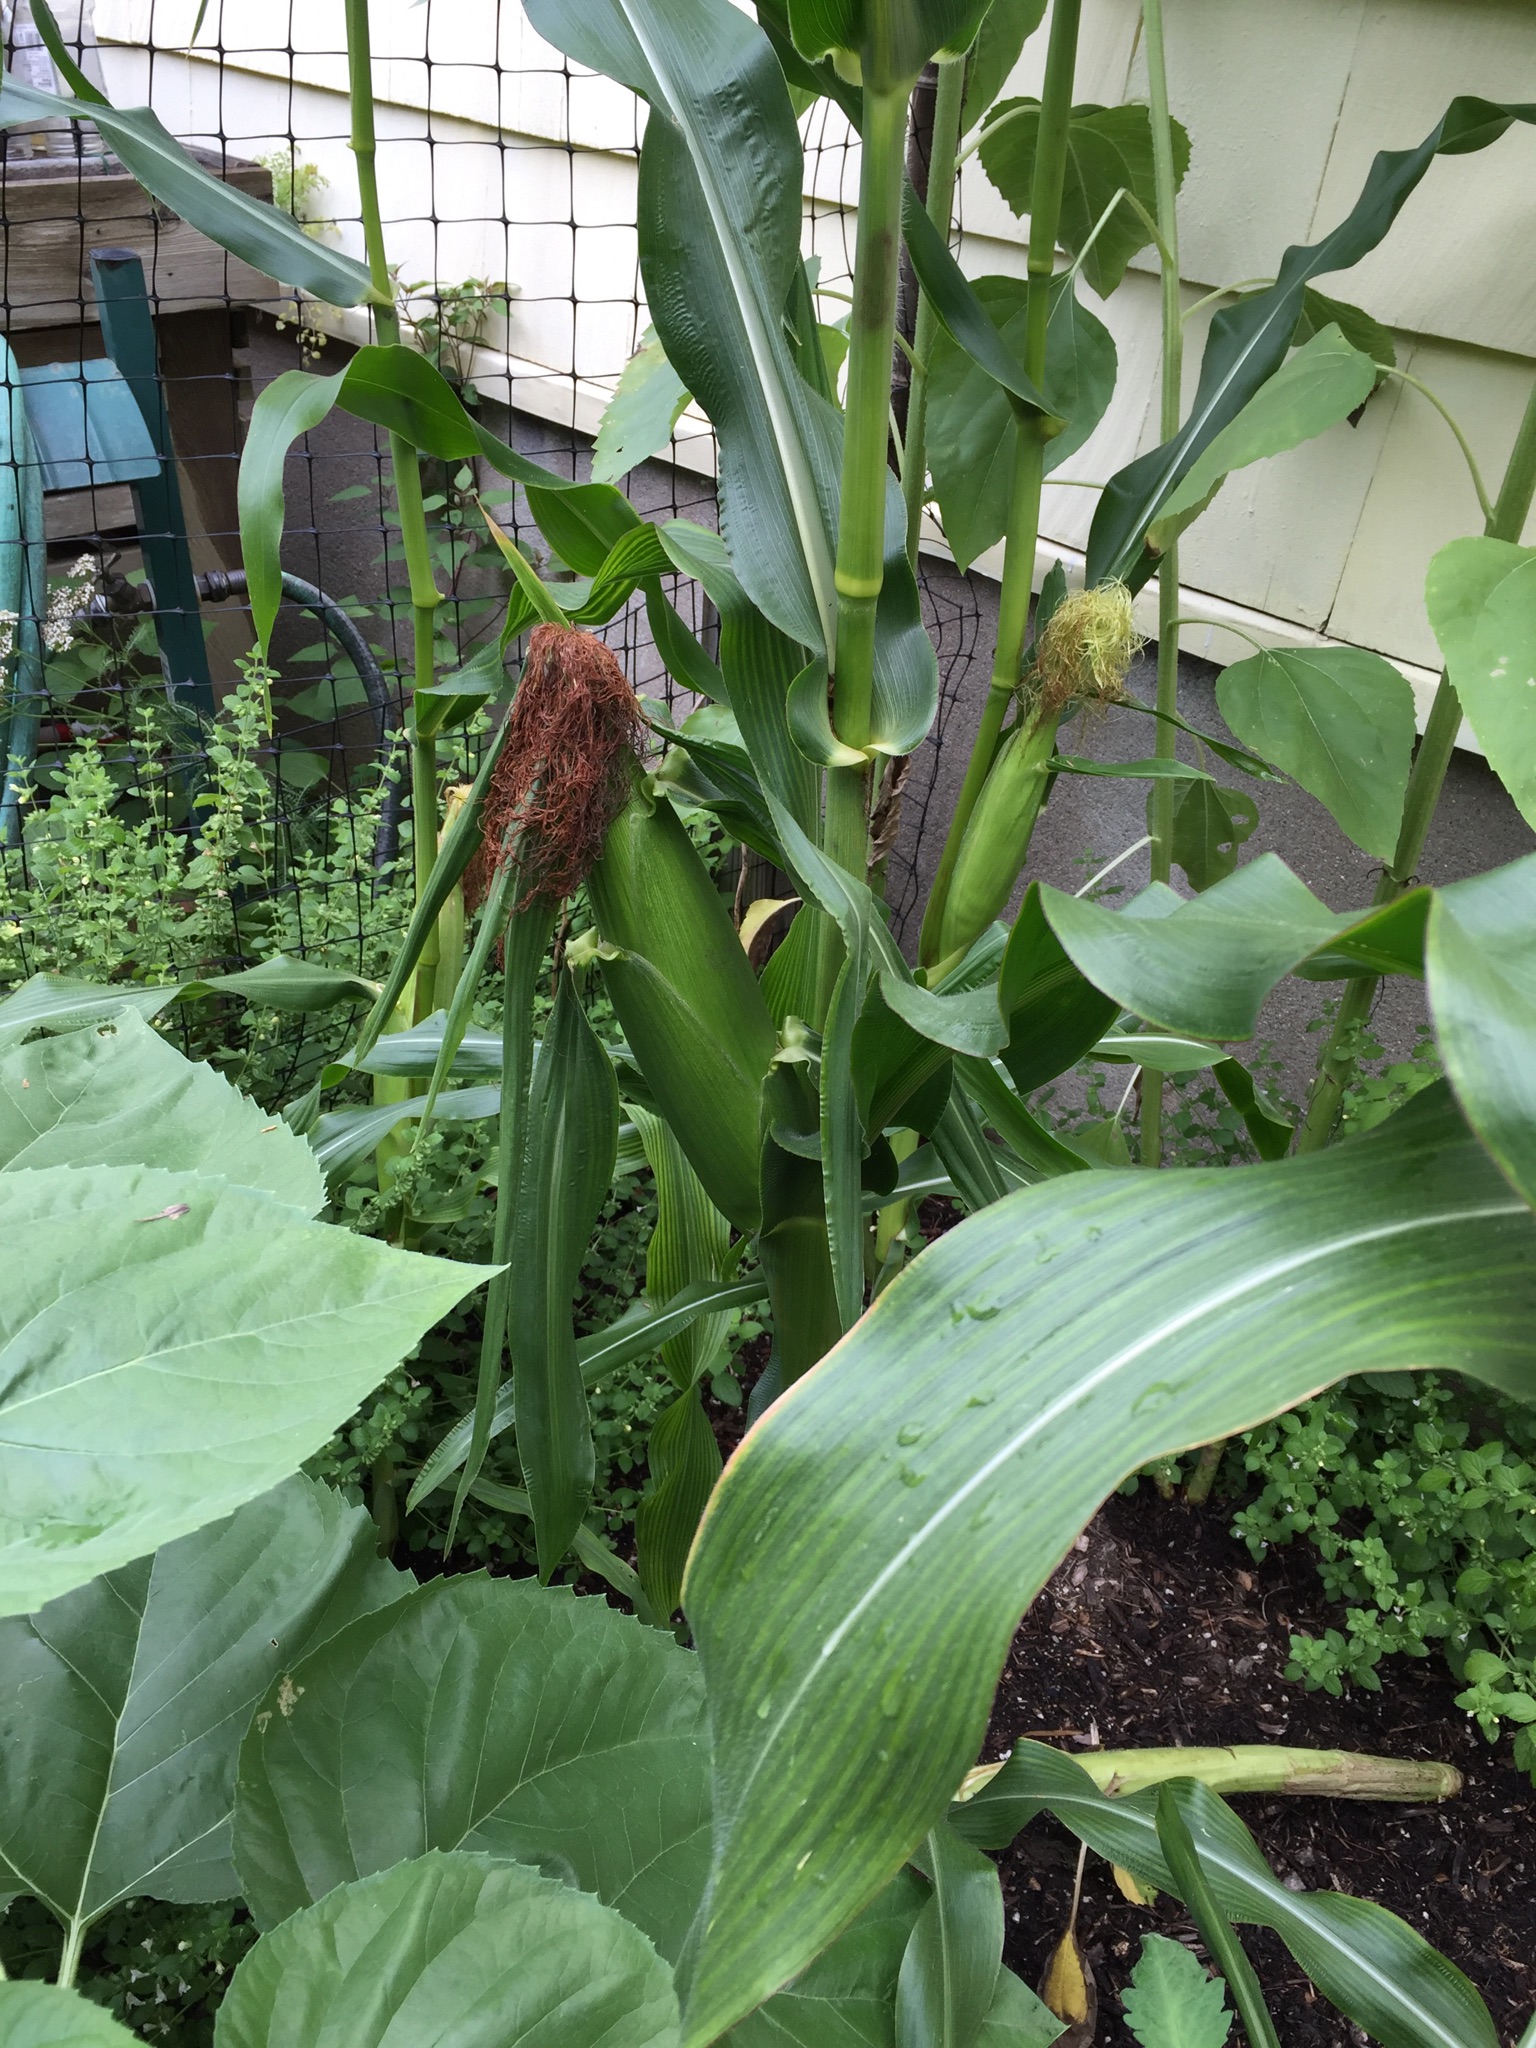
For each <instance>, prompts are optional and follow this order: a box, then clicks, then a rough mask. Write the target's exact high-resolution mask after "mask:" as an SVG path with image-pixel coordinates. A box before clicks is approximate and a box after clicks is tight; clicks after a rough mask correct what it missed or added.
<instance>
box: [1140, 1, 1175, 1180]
mask: <svg viewBox="0 0 1536 2048" xmlns="http://www.w3.org/2000/svg"><path fill="white" fill-rule="evenodd" d="M1142 26H1143V28H1144V29H1145V31H1146V45H1147V82H1148V87H1149V98H1150V101H1151V115H1152V169H1153V179H1154V183H1155V185H1156V190H1157V230H1158V255H1159V258H1160V260H1161V264H1162V288H1163V353H1162V418H1161V421H1160V430H1161V434H1162V438H1163V440H1165V441H1170V440H1172V438H1173V436H1174V435H1175V434H1176V433H1177V432H1178V431H1179V416H1180V413H1181V412H1182V410H1183V377H1184V314H1183V306H1182V302H1181V299H1180V295H1179V221H1178V205H1177V183H1176V179H1175V176H1174V162H1173V128H1172V122H1171V119H1170V116H1169V112H1168V66H1167V61H1166V53H1165V49H1164V43H1163V0H1143V6H1142ZM1178 611H1179V545H1178V542H1177V541H1176V540H1175V541H1172V542H1170V544H1169V545H1168V547H1167V548H1165V550H1164V551H1163V555H1162V558H1161V560H1160V562H1159V564H1158V572H1157V708H1158V710H1159V712H1161V713H1162V714H1163V715H1162V716H1161V717H1160V718H1159V719H1158V721H1157V737H1156V740H1155V742H1154V752H1155V753H1156V755H1157V756H1158V757H1159V758H1160V759H1164V760H1172V759H1173V757H1174V752H1175V744H1176V742H1177V739H1178V728H1177V727H1176V726H1175V725H1174V723H1173V718H1174V714H1175V713H1176V712H1177V711H1178V708H1179V703H1178V699H1179V629H1178ZM1177 788H1178V785H1176V784H1175V783H1173V782H1170V781H1168V780H1166V779H1164V780H1162V781H1159V782H1154V783H1153V785H1152V818H1151V826H1152V879H1153V881H1154V882H1166V881H1167V880H1168V877H1169V875H1170V874H1171V872H1172V869H1173V804H1174V797H1175V795H1176V794H1177ZM1162 1121H1163V1077H1162V1075H1161V1074H1160V1073H1157V1072H1155V1071H1151V1070H1149V1071H1147V1072H1146V1073H1144V1074H1143V1075H1142V1077H1141V1163H1142V1165H1143V1166H1156V1165H1157V1164H1158V1163H1159V1161H1160V1159H1161V1156H1162V1148H1163V1137H1162Z"/></svg>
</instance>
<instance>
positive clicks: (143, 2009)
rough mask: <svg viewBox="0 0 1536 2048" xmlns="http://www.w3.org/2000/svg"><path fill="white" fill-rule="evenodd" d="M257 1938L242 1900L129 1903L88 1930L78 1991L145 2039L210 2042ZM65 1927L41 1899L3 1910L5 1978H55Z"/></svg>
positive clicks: (197, 2047)
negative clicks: (234, 1977)
mask: <svg viewBox="0 0 1536 2048" xmlns="http://www.w3.org/2000/svg"><path fill="white" fill-rule="evenodd" d="M255 1939H256V1928H255V1926H254V1924H253V1923H252V1921H251V1917H250V1915H249V1914H248V1913H247V1912H246V1910H245V1908H244V1906H243V1905H241V1904H239V1903H238V1902H237V1901H233V1900H231V1901H228V1902H226V1903H225V1904H222V1905H213V1906H186V1905H179V1904H178V1905H172V1904H170V1903H169V1902H168V1901H166V1900H163V1899H126V1900H124V1902H123V1903H122V1904H121V1905H120V1906H114V1907H112V1909H111V1910H110V1911H109V1912H108V1913H106V1914H105V1915H104V1916H103V1917H102V1919H101V1920H99V1921H98V1922H97V1924H96V1925H95V1927H93V1928H92V1929H91V1932H90V1935H89V1937H88V1939H87V1941H86V1945H85V1949H84V1952H83V1954H82V1957H81V1975H80V1988H81V1990H82V1991H84V1992H85V1994H86V1996H87V1997H89V1998H92V1999H94V2000H95V2001H96V2003H97V2004H98V2005H104V2006H105V2007H106V2008H107V2010H108V2012H110V2013H112V2014H113V2015H114V2016H115V2017H116V2018H117V2019H120V2020H121V2021H122V2023H123V2025H124V2026H125V2027H130V2028H131V2029H132V2030H133V2032H134V2033H136V2034H138V2035H139V2036H140V2037H141V2038H142V2039H143V2040H145V2041H153V2042H160V2043H163V2044H164V2048H210V2044H211V2043H212V2041H213V2022H214V2015H215V2013H216V2012H217V2010H218V2007H219V2003H220V2001H221V2000H222V1998H223V1996H224V1993H225V1990H226V1989H227V1988H228V1984H229V1977H230V1972H231V1971H232V1970H233V1969H234V1967H235V1965H236V1964H237V1963H238V1962H239V1961H240V1958H241V1957H242V1956H243V1955H244V1954H245V1952H246V1950H247V1949H248V1948H249V1947H250V1946H251V1944H252V1943H253V1942H254V1941H255ZM61 1942H62V1934H61V1930H60V1928H59V1923H58V1922H57V1921H56V1920H55V1919H54V1917H53V1915H52V1914H51V1913H50V1912H49V1911H48V1909H47V1908H46V1907H45V1906H43V1905H42V1904H40V1903H39V1901H38V1900H36V1899H31V1898H22V1899H16V1900H13V1901H12V1903H11V1906H10V1909H9V1911H8V1912H6V1913H5V1914H3V1915H0V1963H3V1965H4V1967H5V1973H6V1975H7V1976H8V1977H12V1978H21V1979H46V1980H48V1981H50V1982H51V1981H52V1979H53V1977H54V1975H55V1974H56V1972H57V1970H58V1966H59V1950H60V1946H61Z"/></svg>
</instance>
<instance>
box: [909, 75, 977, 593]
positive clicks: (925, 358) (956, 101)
mask: <svg viewBox="0 0 1536 2048" xmlns="http://www.w3.org/2000/svg"><path fill="white" fill-rule="evenodd" d="M965 64H966V60H965V58H964V57H947V58H945V59H944V60H943V61H942V62H941V63H940V65H939V82H938V88H937V90H936V92H935V94H934V101H933V148H932V151H931V153H930V156H929V159H928V200H927V213H928V218H929V219H930V220H931V221H932V222H933V224H934V226H935V227H936V228H937V229H938V231H939V233H940V234H941V235H942V236H943V237H944V242H945V245H946V247H947V246H948V243H949V228H950V220H951V216H952V215H953V213H954V206H955V151H956V149H957V147H958V146H959V141H960V114H961V109H962V107H963V106H964V103H965ZM938 332H939V316H938V314H937V313H936V312H935V311H934V307H933V302H932V300H931V299H930V298H929V297H928V294H927V293H926V292H924V293H923V294H922V296H921V298H920V299H919V300H918V306H917V326H916V328H915V330H914V332H913V336H912V352H911V363H912V378H911V382H910V383H909V384H908V386H907V442H906V449H905V451H904V458H903V469H902V478H901V485H902V493H903V495H904V497H905V498H906V501H907V560H908V561H909V562H910V563H911V564H912V566H913V568H914V569H915V568H916V567H917V549H918V543H919V541H920V540H921V538H922V532H923V498H924V487H925V486H926V484H927V481H928V365H929V363H930V362H931V361H932V360H933V348H934V343H935V341H936V340H937V338H938Z"/></svg>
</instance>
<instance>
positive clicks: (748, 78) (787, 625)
mask: <svg viewBox="0 0 1536 2048" xmlns="http://www.w3.org/2000/svg"><path fill="white" fill-rule="evenodd" d="M529 18H530V20H531V21H532V22H533V24H534V26H535V28H537V30H538V31H539V33H540V34H541V35H543V36H545V37H546V38H547V39H548V40H549V41H551V42H553V43H554V44H555V46H556V47H557V48H558V49H561V50H563V51H564V52H565V54H566V55H567V56H569V57H574V58H576V59H578V60H579V61H580V62H582V63H586V64H590V65H591V66H592V67H593V69H594V70H598V71H602V72H604V73H606V74H607V75H608V76H609V77H612V78H616V79H617V80H618V81H619V82H620V83H621V84H623V85H627V86H628V87H629V88H630V90H631V91H633V92H637V93H639V94H640V95H641V96H642V97H643V98H644V99H645V100H646V101H647V102H648V103H649V105H650V108H651V119H650V120H649V121H648V122H647V125H646V134H645V143H644V146H643V148H642V151H641V159H640V198H639V207H640V250H641V270H642V275H643V277H644V281H645V288H646V297H647V302H648V304H649V306H650V309H651V315H652V318H653V320H654V322H655V327H656V332H657V334H658V336H659V337H660V339H661V342H662V345H663V347H664V348H665V350H666V354H667V358H668V360H669V361H670V362H671V363H672V365H673V367H674V368H675V370H676V371H677V374H678V376H679V377H681V378H682V380H683V382H684V383H685V384H686V385H687V387H688V389H689V390H690V391H691V392H692V393H693V394H694V396H695V397H696V398H697V399H698V401H699V403H700V404H701V405H702V407H703V408H704V410H705V412H706V413H707V414H708V415H709V418H710V420H711V421H712V422H713V424H714V426H715V429H716V432H717V433H718V435H719V439H720V519H721V532H722V534H723V535H724V538H725V542H726V545H727V547H728V549H729V551H730V559H731V565H732V567H733V569H734V570H735V573H736V575H737V577H738V578H739V579H740V582H741V585H742V587H743V589H744V590H745V592H746V594H747V596H748V597H749V598H750V600H751V601H752V603H753V605H755V606H756V607H757V609H758V610H759V611H761V612H762V614H763V615H764V617H765V618H766V619H768V620H769V621H770V622H771V623H772V624H773V625H774V626H776V627H777V628H779V630H780V631H781V632H783V633H784V634H786V635H787V636H788V637H789V638H790V639H791V640H793V641H795V642H797V643H798V644H799V645H800V646H802V647H805V648H807V649H808V650H810V652H811V653H813V654H826V653H827V652H828V651H829V650H830V648H831V647H832V644H833V638H834V632H835V621H836V608H837V607H836V591H835V588H834V585H833V578H832V571H833V561H834V554H835V540H834V537H835V534H836V531H837V518H838V491H839V484H840V477H839V471H840V467H841V459H842V422H841V416H840V415H839V413H838V412H837V409H836V408H835V407H834V406H833V405H831V404H830V403H829V402H828V401H827V400H826V399H824V398H822V397H821V396H820V395H819V394H818V393H816V392H815V391H813V390H812V389H811V386H810V385H809V384H808V383H807V382H806V380H805V378H804V377H802V376H801V374H800V372H799V370H798V369H797V368H796V366H795V362H794V359H793V356H792V353H791V350H790V345H789V341H788V337H787V335H786V333H785V329H784V308H785V304H786V301H787V299H788V296H789V290H790V286H791V283H792V282H793V279H794V275H795V272H796V269H797V267H798V265H799V263H800V205H801V200H800V192H801V183H802V173H803V161H802V151H801V146H800V137H799V133H798V131H797V129H796V127H795V118H794V110H793V108H792V106H791V104H790V100H789V93H788V90H787V88H786V86H785V82H784V76H783V73H782V72H781V70H780V68H779V63H778V60H777V58H776V57H775V56H774V53H773V49H772V47H771V45H770V44H769V42H768V39H767V38H766V36H765V35H764V34H763V32H762V31H761V30H760V29H759V28H758V27H757V26H756V25H755V24H754V23H753V22H752V21H750V20H749V19H748V18H747V17H746V16H745V15H743V14H742V13H741V12H740V11H739V10H737V9H736V8H734V7H732V6H731V5H730V4H729V0H582V4H580V5H579V6H570V5H566V4H563V0H562V4H555V0H533V6H532V9H531V12H530V16H529ZM886 514H887V516H886V560H885V572H884V574H885V580H884V586H883V588H882V591H881V597H880V607H879V615H878V619H877V625H876V653H875V703H874V717H873V728H872V743H873V744H874V745H875V746H876V748H877V749H878V750H880V751H882V752H888V753H892V754H901V753H906V752H908V751H910V749H911V748H912V747H913V746H915V745H916V744H917V742H918V741H919V740H920V739H921V738H922V736H923V734H924V733H926V731H927V729H928V726H929V724H930V722H931V720H932V717H933V713H934V710H935V708H936V706H937V701H938V696H937V693H938V671H937V667H936V664H935V660H934V655H933V649H932V644H931V642H930V641H929V639H928V636H927V634H926V632H925V631H924V629H923V624H922V616H921V610H920V607H919V605H918V600H917V587H916V584H915V582H914V581H913V578H912V574H911V571H910V567H909V565H908V564H907V561H906V553H905V513H904V508H903V506H902V500H901V493H900V490H899V489H898V488H897V486H896V482H895V479H894V478H892V479H891V480H890V485H889V489H888V491H887V499H886ZM803 666H804V661H803V659H802V661H801V662H800V663H798V664H797V668H799V667H803Z"/></svg>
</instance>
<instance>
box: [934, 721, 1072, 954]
mask: <svg viewBox="0 0 1536 2048" xmlns="http://www.w3.org/2000/svg"><path fill="white" fill-rule="evenodd" d="M1056 726H1057V717H1056V716H1055V715H1053V714H1052V713H1050V712H1045V711H1041V712H1039V713H1037V714H1036V715H1034V716H1032V717H1030V716H1026V717H1025V718H1023V719H1022V720H1021V721H1020V722H1019V724H1017V725H1016V726H1015V727H1014V728H1013V730H1012V732H1011V733H1009V735H1008V737H1007V738H1006V739H1005V740H1004V741H1003V744H1002V746H1001V747H1000V748H999V749H998V754H997V759H996V760H995V761H994V762H993V763H992V771H991V773H990V774H989V775H988V777H987V779H986V782H985V783H984V785H983V786H982V792H981V795H980V797H979V798H978V799H977V802H976V808H975V810H974V811H973V812H972V813H971V818H970V823H969V824H968V825H967V826H966V830H965V837H964V838H963V839H962V840H961V842H960V855H959V858H958V860H957V861H956V862H955V872H954V877H953V879H952V880H951V882H950V885H949V898H948V901H947V902H946V903H945V906H944V923H943V926H942V928H941V931H940V938H939V956H940V958H941V960H951V959H954V958H955V957H957V956H958V955H960V954H963V953H964V952H965V951H966V950H967V948H968V947H970V946H972V945H974V943H975V942H976V940H977V939H978V938H979V937H980V936H981V934H982V933H983V932H984V931H985V930H986V928H987V926H988V925H989V924H991V922H992V920H993V919H994V918H995V917H998V916H1000V915H1001V914H1002V912H1003V911H1004V910H1005V909H1006V907H1007V903H1008V898H1009V897H1010V896H1011V895H1012V894H1013V886H1014V883H1015V882H1017V881H1018V879H1019V876H1020V875H1021V874H1022V873H1023V871H1024V863H1025V861H1026V860H1027V859H1028V858H1029V842H1030V840H1031V839H1032V838H1033V836H1034V830H1035V821H1036V819H1037V818H1038V817H1039V815H1040V806H1041V804H1042V803H1043V802H1044V800H1045V785H1046V780H1047V778H1048V776H1049V773H1050V769H1049V763H1050V760H1051V756H1052V755H1053V754H1054V753H1055V751H1056Z"/></svg>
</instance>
